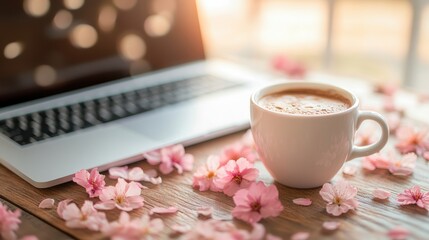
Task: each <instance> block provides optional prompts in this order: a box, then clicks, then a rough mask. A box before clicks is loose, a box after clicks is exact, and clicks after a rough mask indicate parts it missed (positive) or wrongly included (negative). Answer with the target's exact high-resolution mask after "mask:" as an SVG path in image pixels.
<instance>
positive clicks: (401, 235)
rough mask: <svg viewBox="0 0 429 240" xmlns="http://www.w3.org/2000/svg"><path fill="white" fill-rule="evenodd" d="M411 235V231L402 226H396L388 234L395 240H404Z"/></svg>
mask: <svg viewBox="0 0 429 240" xmlns="http://www.w3.org/2000/svg"><path fill="white" fill-rule="evenodd" d="M409 235H410V231H408V230H407V229H406V228H404V227H402V226H396V227H394V228H392V229H390V230H389V232H387V236H389V238H390V239H393V240H403V239H406V238H407V237H408V236H409Z"/></svg>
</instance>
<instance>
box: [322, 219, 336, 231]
mask: <svg viewBox="0 0 429 240" xmlns="http://www.w3.org/2000/svg"><path fill="white" fill-rule="evenodd" d="M322 227H323V228H324V229H326V230H329V231H334V230H337V229H338V227H340V222H335V221H326V222H323V224H322Z"/></svg>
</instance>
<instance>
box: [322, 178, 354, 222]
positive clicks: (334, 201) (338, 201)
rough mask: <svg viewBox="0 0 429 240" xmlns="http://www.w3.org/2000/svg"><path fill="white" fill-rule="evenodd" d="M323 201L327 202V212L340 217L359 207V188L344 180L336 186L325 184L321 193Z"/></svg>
mask: <svg viewBox="0 0 429 240" xmlns="http://www.w3.org/2000/svg"><path fill="white" fill-rule="evenodd" d="M319 194H320V196H322V198H323V200H325V201H326V202H327V204H326V212H328V213H329V214H332V215H334V216H339V215H341V214H343V213H346V212H348V211H349V210H354V209H356V208H357V206H358V202H357V201H356V199H354V198H355V197H356V194H357V188H356V187H354V186H352V185H351V184H350V183H348V182H347V181H344V180H340V181H338V182H337V183H336V184H330V183H325V184H323V186H322V189H321V190H320V192H319Z"/></svg>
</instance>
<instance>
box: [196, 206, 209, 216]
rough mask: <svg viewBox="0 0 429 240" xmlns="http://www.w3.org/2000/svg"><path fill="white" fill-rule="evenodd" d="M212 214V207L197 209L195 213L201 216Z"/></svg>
mask: <svg viewBox="0 0 429 240" xmlns="http://www.w3.org/2000/svg"><path fill="white" fill-rule="evenodd" d="M212 212H213V208H212V207H198V208H197V213H198V215H203V216H206V217H208V216H211V215H212Z"/></svg>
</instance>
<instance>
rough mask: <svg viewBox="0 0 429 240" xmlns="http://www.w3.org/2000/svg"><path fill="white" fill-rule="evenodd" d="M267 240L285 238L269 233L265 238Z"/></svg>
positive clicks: (281, 239)
mask: <svg viewBox="0 0 429 240" xmlns="http://www.w3.org/2000/svg"><path fill="white" fill-rule="evenodd" d="M265 240H283V238H281V237H279V236H275V235H272V234H270V233H268V234H267V236H265Z"/></svg>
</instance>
